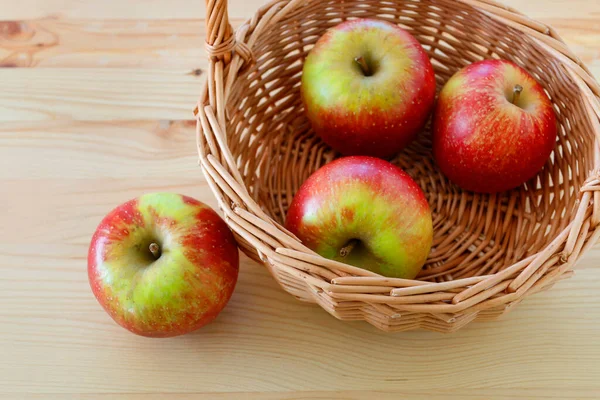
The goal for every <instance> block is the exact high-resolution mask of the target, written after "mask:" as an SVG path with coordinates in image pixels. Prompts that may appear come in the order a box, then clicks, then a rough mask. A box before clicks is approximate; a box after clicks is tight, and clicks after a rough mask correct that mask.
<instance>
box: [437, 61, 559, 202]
mask: <svg viewBox="0 0 600 400" xmlns="http://www.w3.org/2000/svg"><path fill="white" fill-rule="evenodd" d="M556 134H557V128H556V117H555V115H554V111H553V109H552V103H551V102H550V99H549V98H548V95H547V94H546V93H545V92H544V88H543V87H542V86H541V85H540V84H539V83H538V82H537V81H536V80H535V79H534V78H533V77H532V76H531V75H530V74H529V73H528V72H527V71H525V70H524V69H523V68H521V67H519V66H517V65H516V64H514V63H512V62H510V61H505V60H485V61H480V62H477V63H474V64H471V65H469V66H467V67H465V68H463V69H462V70H460V71H459V72H457V73H456V74H455V75H454V76H452V78H450V80H449V81H448V82H447V83H446V85H445V86H444V88H443V89H442V91H441V93H440V95H439V99H438V102H437V106H436V109H435V116H434V132H433V154H434V158H435V160H436V162H437V164H438V166H439V168H440V170H441V171H442V172H443V173H444V174H445V175H446V176H447V177H448V178H449V179H450V180H451V181H452V182H454V183H456V184H457V185H458V186H460V187H462V188H463V189H466V190H471V191H474V192H482V193H495V192H501V191H505V190H508V189H513V188H515V187H518V186H520V185H521V184H523V183H524V182H526V181H527V180H529V179H530V178H533V177H534V176H535V175H536V174H537V173H538V172H539V171H540V169H541V168H542V167H543V166H544V164H545V163H546V161H547V160H548V157H549V156H550V154H551V153H552V150H553V149H554V146H555V144H556Z"/></svg>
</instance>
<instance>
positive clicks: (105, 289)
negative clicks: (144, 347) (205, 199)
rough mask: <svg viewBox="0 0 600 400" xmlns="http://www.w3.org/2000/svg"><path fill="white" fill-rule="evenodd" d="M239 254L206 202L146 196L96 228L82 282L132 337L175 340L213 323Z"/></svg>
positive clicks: (231, 281)
mask: <svg viewBox="0 0 600 400" xmlns="http://www.w3.org/2000/svg"><path fill="white" fill-rule="evenodd" d="M238 268H239V255H238V249H237V245H236V242H235V239H234V237H233V234H232V233H231V231H230V230H229V228H228V227H227V225H226V224H225V222H224V221H223V220H222V219H221V218H220V217H219V215H218V214H217V213H216V212H214V211H213V210H212V209H211V208H210V207H208V206H206V205H205V204H203V203H201V202H199V201H197V200H194V199H192V198H189V197H186V196H182V195H177V194H171V193H156V194H147V195H144V196H141V197H139V198H137V199H134V200H131V201H128V202H127V203H125V204H122V205H120V206H119V207H117V208H116V209H114V210H113V211H112V212H111V213H110V214H108V215H107V216H106V217H105V218H104V219H103V220H102V222H101V223H100V225H99V226H98V229H97V230H96V233H95V234H94V236H93V238H92V243H91V245H90V249H89V253H88V277H89V281H90V285H91V287H92V291H93V292H94V295H95V296H96V298H97V299H98V301H99V302H100V304H101V305H102V307H104V309H105V310H106V312H108V314H109V315H110V316H111V317H112V318H113V319H114V320H115V321H116V322H117V323H118V324H119V325H121V326H123V327H124V328H126V329H128V330H130V331H131V332H133V333H136V334H138V335H142V336H150V337H168V336H177V335H182V334H184V333H187V332H191V331H193V330H195V329H198V328H200V327H201V326H203V325H205V324H207V323H208V322H210V321H212V320H213V319H214V318H215V317H216V316H217V314H219V312H220V311H221V310H222V309H223V307H225V305H226V304H227V302H228V301H229V298H230V297H231V294H232V293H233V289H234V287H235V283H236V281H237V276H238Z"/></svg>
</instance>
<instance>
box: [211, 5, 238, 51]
mask: <svg viewBox="0 0 600 400" xmlns="http://www.w3.org/2000/svg"><path fill="white" fill-rule="evenodd" d="M227 2H228V1H227V0H205V3H206V51H207V53H208V56H209V58H210V59H211V60H212V61H218V60H222V61H224V62H225V63H228V62H229V61H231V53H232V51H233V49H234V48H235V37H234V34H233V28H232V27H231V23H230V22H229V14H228V12H227Z"/></svg>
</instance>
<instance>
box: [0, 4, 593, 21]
mask: <svg viewBox="0 0 600 400" xmlns="http://www.w3.org/2000/svg"><path fill="white" fill-rule="evenodd" d="M266 3H267V0H229V15H230V16H231V17H234V18H249V17H250V16H251V15H253V14H254V12H255V11H256V10H257V9H258V8H259V7H260V6H261V5H263V4H266ZM503 3H504V4H507V5H509V6H511V7H513V8H517V9H519V10H520V11H522V12H523V13H525V14H527V15H528V16H530V17H533V18H579V17H583V18H587V19H591V20H598V17H600V11H599V10H598V9H597V7H598V3H597V1H596V0H547V1H542V0H533V1H523V0H504V1H503ZM0 10H2V11H1V13H2V19H4V20H19V19H35V18H45V17H67V18H86V19H115V18H118V19H185V18H204V16H205V8H204V6H203V2H202V1H198V0H169V1H164V0H127V1H123V0H104V1H92V0H21V1H19V6H18V7H16V6H15V5H14V2H13V1H12V0H1V1H0Z"/></svg>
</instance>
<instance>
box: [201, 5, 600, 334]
mask: <svg viewBox="0 0 600 400" xmlns="http://www.w3.org/2000/svg"><path fill="white" fill-rule="evenodd" d="M206 5H207V30H208V34H207V41H208V42H207V51H208V53H209V56H210V59H211V63H210V68H209V70H208V78H207V81H206V86H205V88H204V89H203V91H202V93H201V96H200V100H199V103H198V109H197V110H196V111H197V112H196V115H197V119H198V124H197V136H198V152H199V155H200V164H201V167H202V170H203V172H204V174H205V175H206V178H207V180H208V183H209V184H210V186H211V189H212V190H213V192H214V193H215V195H216V196H217V199H218V201H219V205H220V207H221V209H222V210H223V212H224V213H225V217H226V220H227V223H228V224H229V226H230V227H231V229H232V230H233V231H234V233H235V235H236V237H237V239H238V242H239V244H240V246H241V248H242V249H243V251H244V252H245V253H246V254H248V255H249V256H250V257H252V258H253V259H255V260H257V261H259V262H262V263H264V264H265V265H266V266H267V267H268V268H269V270H270V271H271V273H272V274H273V276H274V277H275V278H276V279H277V281H278V282H279V283H280V284H281V286H282V287H283V288H284V289H285V290H286V291H288V292H289V293H291V294H292V295H294V296H296V297H297V298H299V299H301V300H304V301H309V302H316V303H318V304H319V305H321V306H322V307H323V308H324V309H325V310H327V311H328V312H329V313H331V314H332V315H334V316H336V317H337V318H340V319H343V320H367V321H368V322H370V323H371V324H373V325H375V326H376V327H378V328H380V329H383V330H389V331H400V330H409V329H416V328H424V329H428V330H435V331H442V332H450V331H455V330H457V329H459V328H461V327H462V326H464V325H466V324H468V323H469V322H471V321H473V320H475V319H479V320H481V319H492V318H496V317H498V316H499V315H501V314H503V313H505V312H506V311H508V310H510V309H511V308H512V307H513V306H514V305H515V304H517V303H519V302H520V301H521V300H522V299H523V298H524V297H526V296H528V295H530V294H533V293H536V292H539V291H541V290H545V289H547V288H549V287H550V286H552V285H553V284H554V283H555V282H557V281H558V280H560V279H564V278H568V277H569V276H571V275H572V268H573V266H574V264H575V262H576V261H577V259H579V258H580V257H581V256H582V255H583V254H584V253H585V252H586V251H587V250H588V249H589V248H590V247H591V246H592V245H593V244H594V243H596V242H597V241H598V239H599V238H600V229H599V228H598V224H599V222H600V173H599V172H598V163H599V162H600V161H599V160H600V158H599V157H598V155H599V148H598V140H597V139H598V138H600V100H599V96H600V86H599V85H598V83H597V82H595V81H594V79H593V78H592V77H591V75H590V73H589V71H588V70H587V69H586V67H585V66H584V65H583V64H581V62H580V61H579V60H578V59H577V57H575V56H574V55H573V54H572V53H571V52H570V50H569V49H568V48H567V47H566V45H565V44H564V42H563V41H562V40H561V38H560V37H559V36H558V34H557V33H556V32H555V31H554V30H553V29H552V28H550V27H548V26H546V25H544V24H541V23H539V22H536V21H533V20H531V19H529V18H527V17H526V16H524V15H522V14H520V13H518V12H517V11H515V10H512V9H510V8H506V7H504V6H502V5H500V4H497V3H495V2H494V1H492V0H461V1H453V0H396V1H391V0H388V1H375V0H365V1H359V0H355V1H351V0H346V1H344V2H340V1H337V0H330V1H323V0H280V1H273V2H271V3H269V4H267V5H265V6H264V7H262V8H261V9H260V10H258V12H257V13H256V15H255V16H254V18H252V19H251V20H250V21H248V22H246V23H245V24H244V25H242V26H241V27H240V28H238V29H237V31H236V32H235V33H234V32H233V30H232V28H231V25H230V24H229V21H228V17H227V2H226V1H225V0H206ZM354 17H373V18H380V19H385V20H388V21H391V22H394V23H398V24H400V25H401V26H402V27H404V28H405V29H407V30H409V31H410V32H411V33H412V34H413V35H414V36H415V37H416V38H417V39H418V40H419V41H420V42H421V44H422V45H423V46H424V48H425V49H426V51H427V52H428V54H429V56H430V58H431V60H432V63H433V65H434V68H435V71H436V78H437V83H438V90H439V89H440V88H441V87H442V85H443V84H444V82H446V80H448V78H450V76H452V74H453V73H454V72H456V71H457V70H458V69H460V68H461V67H463V66H465V65H467V64H470V63H472V62H474V61H478V60H481V59H484V58H504V59H508V60H512V61H514V62H516V63H517V64H519V65H521V66H523V67H524V68H526V69H527V70H528V71H529V72H530V73H532V74H533V75H534V76H535V77H536V79H537V80H538V81H539V82H540V83H541V84H542V85H543V86H544V88H545V89H546V90H547V92H548V95H549V96H550V98H551V100H552V101H553V104H554V107H555V111H556V115H557V120H558V123H559V125H560V126H559V139H558V142H557V144H556V148H555V150H554V152H553V155H552V157H551V159H549V160H548V162H547V164H546V166H545V167H544V170H543V171H541V172H540V173H539V174H538V176H537V177H536V178H534V179H532V180H531V181H530V182H528V183H527V184H525V185H523V187H521V188H519V189H517V190H513V191H511V192H508V193H503V194H498V195H480V194H473V193H468V192H462V191H461V190H460V189H459V188H457V187H456V186H454V185H452V184H450V183H449V182H448V181H447V180H446V179H445V177H444V176H442V175H441V174H440V172H439V171H438V170H437V168H436V166H435V165H434V163H433V161H432V157H431V141H430V133H429V128H427V129H426V130H425V132H423V133H422V134H421V135H420V136H419V139H418V140H417V141H416V142H415V143H413V144H412V145H411V146H410V147H409V148H408V149H406V150H405V151H403V152H402V153H401V154H400V155H399V156H398V157H397V158H396V159H395V160H394V162H395V163H396V164H397V165H400V166H401V167H402V168H403V169H404V170H406V171H407V172H408V173H409V174H410V175H411V176H412V177H413V178H414V179H415V180H416V181H417V182H418V183H419V184H420V186H421V187H422V189H423V190H424V192H425V193H426V195H427V196H428V200H429V203H430V205H431V207H432V211H433V216H434V232H435V237H434V243H433V248H432V252H431V254H430V256H429V259H428V262H427V265H426V266H425V267H424V269H423V271H422V273H421V275H420V276H419V278H418V279H419V280H404V279H390V278H384V277H381V276H378V275H376V274H373V273H371V272H369V271H365V270H362V269H358V268H354V267H351V266H348V265H345V264H342V263H338V262H334V261H330V260H326V259H324V258H322V257H320V256H318V255H316V254H315V253H314V252H312V251H311V250H309V249H307V248H306V247H304V246H303V245H302V244H301V243H300V242H299V241H298V240H297V239H296V238H295V237H293V236H292V235H291V234H289V233H288V232H287V231H286V230H285V229H284V228H283V227H282V226H281V224H282V223H283V221H284V219H285V214H286V211H287V206H288V204H290V202H291V199H292V197H293V195H294V193H295V192H296V190H297V189H298V188H299V187H300V185H301V184H302V182H303V181H304V180H305V179H306V178H307V177H308V176H309V175H310V174H311V173H312V172H314V171H315V170H316V169H318V168H319V167H320V166H322V165H324V164H325V163H327V162H329V161H331V160H332V159H334V158H335V157H337V156H338V155H337V154H335V153H334V152H333V151H332V150H331V149H329V148H328V147H327V146H326V145H324V144H323V143H322V142H320V140H319V139H318V138H317V137H316V136H315V135H314V134H313V133H312V131H311V129H310V125H309V124H308V122H307V120H306V119H305V117H304V114H303V108H302V104H301V101H300V96H299V85H300V76H301V71H302V62H303V60H304V57H305V56H306V54H307V52H308V51H309V50H310V48H311V47H312V46H313V45H314V43H315V42H316V40H317V39H318V38H319V37H320V35H321V34H323V32H324V31H325V30H326V29H328V28H330V27H332V26H334V25H336V24H338V23H340V22H341V21H343V20H345V19H347V18H354Z"/></svg>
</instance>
